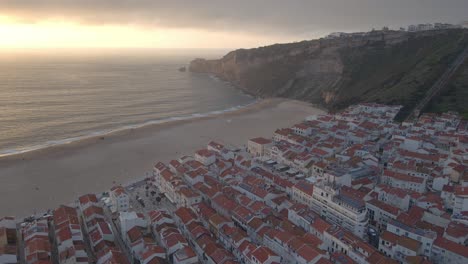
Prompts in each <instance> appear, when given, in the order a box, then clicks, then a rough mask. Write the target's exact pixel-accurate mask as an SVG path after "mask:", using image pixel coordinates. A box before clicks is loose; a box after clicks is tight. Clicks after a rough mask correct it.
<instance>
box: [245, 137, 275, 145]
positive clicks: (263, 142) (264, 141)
mask: <svg viewBox="0 0 468 264" xmlns="http://www.w3.org/2000/svg"><path fill="white" fill-rule="evenodd" d="M250 141H252V142H255V143H257V144H259V145H266V144H270V143H271V142H272V141H271V140H270V139H266V138H263V137H257V138H252V139H250Z"/></svg>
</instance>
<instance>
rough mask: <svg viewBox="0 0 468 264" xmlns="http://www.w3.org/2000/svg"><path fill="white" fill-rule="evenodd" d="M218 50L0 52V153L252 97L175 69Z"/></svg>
mask: <svg viewBox="0 0 468 264" xmlns="http://www.w3.org/2000/svg"><path fill="white" fill-rule="evenodd" d="M224 53H225V51H184V52H180V51H158V50H145V51H130V50H121V51H112V52H86V51H80V52H76V53H72V54H68V53H67V52H65V51H58V52H57V53H55V54H54V53H52V52H51V51H50V52H47V53H43V52H29V53H14V54H8V53H4V54H0V156H5V155H12V154H17V153H21V152H26V151H30V150H34V149H40V148H44V147H47V146H51V145H56V144H65V143H68V142H72V141H75V140H79V139H82V138H86V137H90V136H96V135H105V134H107V133H110V132H113V131H117V130H120V129H127V128H135V127H139V126H143V125H146V124H151V123H163V122H167V121H170V120H181V119H190V118H194V117H200V116H204V115H211V114H216V113H221V112H223V111H232V110H235V109H238V108H240V107H243V106H246V105H248V104H251V103H253V102H254V101H255V99H254V98H252V97H251V96H248V95H246V94H243V93H242V92H240V91H239V90H238V89H236V88H234V87H232V86H231V85H230V84H228V83H226V82H224V81H221V80H219V79H216V78H215V77H212V76H208V75H204V74H194V73H190V72H188V71H186V72H180V71H179V70H178V69H179V68H180V67H183V66H187V64H188V62H189V61H190V60H191V59H193V58H195V57H199V56H203V57H213V58H214V57H219V56H222V54H224Z"/></svg>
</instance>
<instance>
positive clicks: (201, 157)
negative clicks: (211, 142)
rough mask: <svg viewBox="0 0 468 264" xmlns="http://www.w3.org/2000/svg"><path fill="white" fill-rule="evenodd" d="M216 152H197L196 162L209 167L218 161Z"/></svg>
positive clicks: (201, 150) (205, 150)
mask: <svg viewBox="0 0 468 264" xmlns="http://www.w3.org/2000/svg"><path fill="white" fill-rule="evenodd" d="M215 153H216V152H214V151H212V150H208V149H200V150H197V151H196V152H195V160H196V161H199V162H200V163H202V164H203V165H205V166H209V165H211V164H213V163H214V162H215V161H216V154H215Z"/></svg>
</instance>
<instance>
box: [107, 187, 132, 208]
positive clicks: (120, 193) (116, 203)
mask: <svg viewBox="0 0 468 264" xmlns="http://www.w3.org/2000/svg"><path fill="white" fill-rule="evenodd" d="M109 198H110V202H111V210H112V211H113V212H125V211H128V210H129V209H130V196H129V195H128V193H127V192H126V191H125V189H124V188H123V187H122V186H114V187H112V189H111V190H110V193H109Z"/></svg>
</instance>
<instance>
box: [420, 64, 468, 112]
mask: <svg viewBox="0 0 468 264" xmlns="http://www.w3.org/2000/svg"><path fill="white" fill-rule="evenodd" d="M426 111H427V112H435V113H442V112H447V111H456V112H459V113H460V114H462V115H463V117H464V118H465V119H468V62H465V63H464V64H463V65H462V66H461V67H460V68H459V69H458V71H457V73H456V74H455V76H454V77H453V78H452V81H451V82H450V83H449V85H448V87H447V90H446V91H445V92H444V93H442V94H441V95H440V96H438V97H437V98H435V99H434V100H432V102H431V103H430V104H429V106H428V108H427V109H426Z"/></svg>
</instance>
